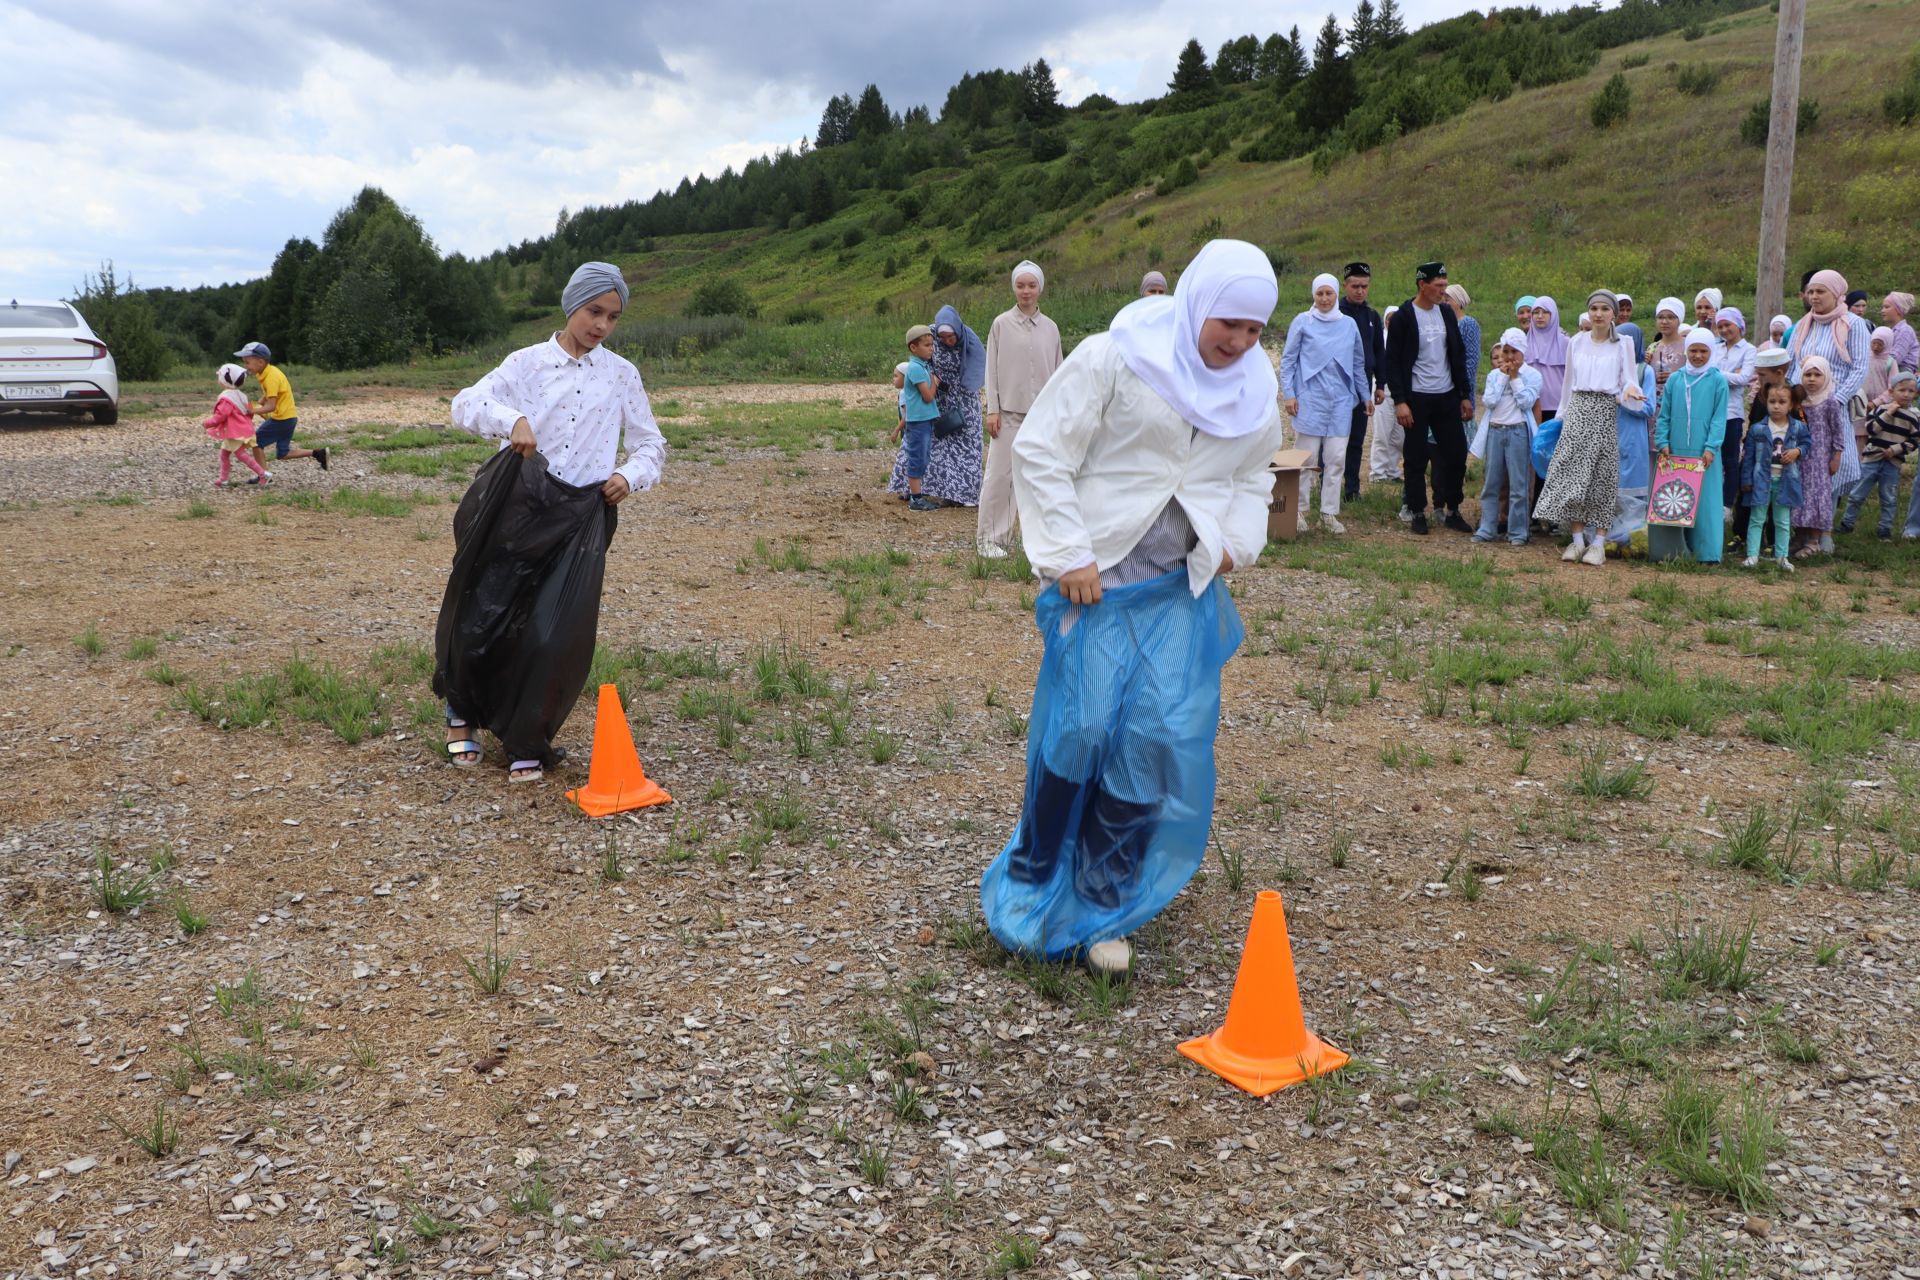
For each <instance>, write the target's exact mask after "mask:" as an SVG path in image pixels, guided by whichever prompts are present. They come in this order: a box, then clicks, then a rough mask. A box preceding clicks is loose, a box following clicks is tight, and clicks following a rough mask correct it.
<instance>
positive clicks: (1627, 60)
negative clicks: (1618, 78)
mask: <svg viewBox="0 0 1920 1280" xmlns="http://www.w3.org/2000/svg"><path fill="white" fill-rule="evenodd" d="M1651 61H1653V55H1652V54H1646V53H1630V54H1628V55H1627V56H1626V57H1624V58H1622V59H1620V69H1621V70H1622V71H1632V70H1633V69H1634V68H1636V67H1644V66H1646V65H1647V64H1648V63H1649V62H1651Z"/></svg>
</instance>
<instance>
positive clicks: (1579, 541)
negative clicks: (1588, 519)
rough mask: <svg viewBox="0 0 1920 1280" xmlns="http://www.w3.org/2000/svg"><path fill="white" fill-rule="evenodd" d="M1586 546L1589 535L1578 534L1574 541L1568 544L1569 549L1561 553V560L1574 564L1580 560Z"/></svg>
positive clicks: (1574, 536) (1575, 535)
mask: <svg viewBox="0 0 1920 1280" xmlns="http://www.w3.org/2000/svg"><path fill="white" fill-rule="evenodd" d="M1586 546H1587V535H1586V534H1584V533H1576V534H1574V535H1573V541H1572V542H1569V543H1568V544H1567V549H1566V550H1565V551H1562V552H1561V553H1560V558H1561V559H1562V560H1565V561H1566V562H1567V563H1568V564H1572V563H1573V562H1574V561H1575V560H1578V559H1579V558H1580V554H1581V552H1583V551H1584V550H1586Z"/></svg>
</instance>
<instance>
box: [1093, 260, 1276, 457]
mask: <svg viewBox="0 0 1920 1280" xmlns="http://www.w3.org/2000/svg"><path fill="white" fill-rule="evenodd" d="M1279 301H1280V284H1279V282H1278V281H1277V280H1275V279H1274V276H1273V264H1272V263H1271V262H1269V261H1267V255H1266V254H1264V253H1262V252H1261V251H1260V250H1259V249H1257V248H1255V247H1254V246H1253V245H1250V244H1248V243H1247V242H1246V241H1244V240H1212V241H1209V242H1208V243H1207V245H1206V246H1205V247H1204V248H1202V249H1201V250H1200V252H1199V253H1198V254H1196V255H1194V259H1193V261H1192V262H1191V263H1190V264H1188V266H1187V269H1186V270H1185V271H1184V272H1182V273H1181V275H1180V283H1179V284H1178V285H1176V286H1175V287H1174V291H1173V293H1172V294H1171V295H1170V296H1167V297H1160V298H1141V299H1139V300H1138V301H1136V302H1130V303H1128V304H1127V305H1126V306H1125V307H1122V308H1121V309H1120V314H1119V315H1117V316H1115V317H1114V318H1113V326H1112V328H1111V329H1110V330H1109V331H1108V332H1109V333H1111V334H1112V336H1113V342H1114V345H1115V346H1117V347H1119V348H1120V355H1121V358H1123V359H1124V360H1125V361H1126V362H1127V367H1128V368H1129V369H1131V370H1133V372H1134V373H1135V374H1136V375H1138V376H1139V378H1140V380H1141V381H1142V382H1144V383H1146V384H1147V385H1148V386H1149V387H1151V388H1153V390H1154V392H1155V393H1156V394H1157V395H1159V397H1160V398H1161V399H1162V400H1165V401H1166V402H1167V403H1168V404H1169V405H1170V406H1172V408H1173V410H1174V412H1175V413H1178V414H1179V415H1180V416H1181V417H1182V418H1184V419H1186V420H1187V422H1189V423H1190V424H1192V425H1193V426H1194V427H1195V428H1197V429H1198V430H1200V431H1204V432H1206V433H1207V434H1208V435H1210V436H1215V437H1217V438H1219V439H1222V440H1236V439H1239V438H1240V437H1242V436H1249V435H1252V434H1253V433H1254V432H1256V431H1259V430H1261V429H1262V428H1263V427H1265V426H1266V425H1267V422H1268V421H1269V420H1270V419H1271V418H1272V417H1273V415H1274V414H1275V413H1276V412H1277V411H1278V410H1277V405H1278V401H1279V396H1280V383H1279V380H1278V379H1277V378H1275V377H1274V374H1273V362H1272V361H1270V360H1269V359H1267V353H1266V352H1265V351H1263V350H1261V349H1260V346H1259V344H1257V343H1256V344H1255V345H1253V346H1251V347H1249V348H1248V349H1247V350H1246V351H1245V352H1243V353H1242V354H1241V356H1240V358H1239V359H1238V360H1235V361H1234V362H1233V363H1232V364H1230V365H1228V366H1227V367H1226V368H1224V369H1209V368H1208V367H1207V365H1206V362H1205V361H1203V360H1202V359H1201V358H1200V329H1201V326H1202V325H1204V324H1205V323H1206V322H1207V321H1209V320H1258V321H1259V322H1260V323H1261V324H1265V323H1266V322H1267V321H1268V320H1269V319H1271V318H1272V316H1273V308H1274V306H1275V305H1276V304H1277V303H1278V302H1279Z"/></svg>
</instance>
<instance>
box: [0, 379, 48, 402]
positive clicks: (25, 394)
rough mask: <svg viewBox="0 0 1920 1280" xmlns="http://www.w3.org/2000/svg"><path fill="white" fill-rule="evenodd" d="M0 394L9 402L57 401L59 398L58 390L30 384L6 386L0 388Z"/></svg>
mask: <svg viewBox="0 0 1920 1280" xmlns="http://www.w3.org/2000/svg"><path fill="white" fill-rule="evenodd" d="M0 393H4V394H5V396H6V398H7V399H9V400H58V399H59V398H60V388H58V387H49V386H42V385H38V384H35V383H30V382H28V383H11V384H8V385H7V386H5V387H0Z"/></svg>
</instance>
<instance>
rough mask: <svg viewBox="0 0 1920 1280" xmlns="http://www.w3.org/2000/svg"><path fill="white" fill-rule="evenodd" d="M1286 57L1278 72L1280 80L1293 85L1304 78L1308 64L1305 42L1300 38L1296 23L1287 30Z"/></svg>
mask: <svg viewBox="0 0 1920 1280" xmlns="http://www.w3.org/2000/svg"><path fill="white" fill-rule="evenodd" d="M1287 59H1288V61H1287V65H1286V66H1285V67H1283V68H1282V70H1281V73H1280V79H1281V81H1282V82H1283V83H1285V84H1289V85H1293V84H1298V83H1299V82H1300V81H1302V80H1304V79H1306V78H1307V68H1308V66H1309V63H1308V62H1307V46H1306V42H1305V41H1303V40H1301V39H1300V27H1299V24H1297V23H1296V24H1295V25H1294V26H1293V27H1292V28H1290V29H1289V30H1288V31H1287Z"/></svg>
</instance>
